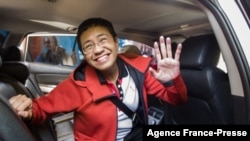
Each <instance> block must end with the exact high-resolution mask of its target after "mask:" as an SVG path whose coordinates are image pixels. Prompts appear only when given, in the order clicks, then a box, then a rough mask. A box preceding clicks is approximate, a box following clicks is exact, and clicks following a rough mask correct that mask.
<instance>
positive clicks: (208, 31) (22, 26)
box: [0, 0, 250, 141]
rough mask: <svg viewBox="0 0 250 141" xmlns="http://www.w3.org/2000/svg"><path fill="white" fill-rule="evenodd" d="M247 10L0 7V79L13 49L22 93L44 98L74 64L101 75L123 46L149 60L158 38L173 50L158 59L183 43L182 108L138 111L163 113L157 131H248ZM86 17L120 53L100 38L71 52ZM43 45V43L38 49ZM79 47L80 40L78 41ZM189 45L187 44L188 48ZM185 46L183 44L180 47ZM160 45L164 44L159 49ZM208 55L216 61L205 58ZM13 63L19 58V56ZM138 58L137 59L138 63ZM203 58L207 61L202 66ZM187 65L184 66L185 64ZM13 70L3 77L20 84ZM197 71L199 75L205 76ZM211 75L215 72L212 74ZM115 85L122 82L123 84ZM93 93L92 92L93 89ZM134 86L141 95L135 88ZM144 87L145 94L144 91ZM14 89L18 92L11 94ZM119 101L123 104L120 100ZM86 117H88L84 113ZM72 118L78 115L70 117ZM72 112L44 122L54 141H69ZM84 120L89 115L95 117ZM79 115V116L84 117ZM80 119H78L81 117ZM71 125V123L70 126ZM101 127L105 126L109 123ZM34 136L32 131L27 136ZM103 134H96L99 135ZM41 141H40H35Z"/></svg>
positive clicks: (160, 5) (206, 2) (102, 4)
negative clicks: (110, 31) (100, 24)
mask: <svg viewBox="0 0 250 141" xmlns="http://www.w3.org/2000/svg"><path fill="white" fill-rule="evenodd" d="M128 7H129V10H128ZM107 9H108V10H107ZM249 9H250V2H249V0H227V1H225V0H121V1H117V0H101V1H98V0H92V1H89V0H75V1H69V0H58V1H56V0H55V1H53V2H51V1H50V0H49V1H47V0H39V1H34V0H22V1H16V0H8V1H4V0H2V1H1V2H0V21H1V22H0V29H1V30H0V35H4V37H3V38H2V41H1V39H0V46H1V52H2V51H3V50H5V51H7V50H9V51H10V52H5V53H4V54H1V58H2V59H1V61H2V62H1V65H0V75H1V76H2V75H5V74H3V73H6V71H5V72H4V70H5V67H6V66H8V65H9V64H12V63H17V62H16V61H17V60H15V61H14V60H13V59H11V61H10V60H7V59H4V58H5V57H6V56H7V57H8V58H12V57H13V54H14V53H13V52H15V51H18V50H12V48H11V47H13V46H15V47H17V48H18V49H19V50H20V51H21V61H20V58H19V62H18V63H23V64H25V65H24V66H26V67H27V68H28V70H29V72H30V75H29V77H28V79H27V81H25V80H23V81H24V82H25V86H27V87H29V88H30V86H33V87H32V89H31V91H32V90H33V89H34V90H36V91H34V96H36V95H39V96H43V95H44V94H45V93H49V92H52V91H53V90H54V89H55V88H56V87H57V86H60V84H61V83H62V82H63V81H64V80H68V79H67V78H68V77H69V76H70V74H72V73H73V72H75V71H74V69H76V68H77V67H78V66H79V65H80V64H81V63H83V65H86V64H84V63H86V62H85V61H87V60H88V61H90V62H91V64H92V66H96V67H97V68H99V69H103V70H106V69H105V68H107V66H109V65H110V64H112V62H113V61H112V60H111V59H110V58H112V57H113V56H112V55H113V54H112V53H114V52H116V51H118V53H119V54H118V56H119V55H121V54H120V52H119V51H121V50H122V47H123V46H124V45H128V44H131V45H136V46H137V47H138V48H139V50H140V51H141V54H144V55H145V54H147V55H145V56H151V55H154V54H155V51H154V49H153V48H154V42H156V41H157V42H158V41H159V38H158V37H159V36H163V37H164V39H168V38H167V37H170V39H171V42H172V45H171V47H170V46H165V47H161V48H160V49H159V52H160V53H162V52H164V50H165V49H168V50H170V49H171V50H172V51H173V52H174V50H175V49H176V45H177V44H178V43H182V45H183V47H182V51H183V52H182V53H181V54H182V55H181V56H180V70H181V74H182V75H183V78H184V77H185V78H184V79H185V80H184V81H185V84H186V86H187V90H188V99H187V103H186V104H182V105H180V106H178V107H174V108H173V107H172V106H171V105H169V104H168V103H165V102H163V101H161V100H159V99H158V98H156V100H154V99H152V98H151V97H149V98H147V99H145V105H149V106H150V105H153V106H156V107H157V108H160V109H162V110H163V111H164V118H163V120H162V122H161V125H169V124H173V125H179V124H185V125H193V124H202V125H203V126H201V127H204V125H207V124H213V123H218V122H219V123H220V124H232V125H236V124H241V125H245V124H249V123H250V87H249V86H250V65H249V62H250V50H249V44H250V40H249V37H250V30H249V27H250V20H249V17H250V16H249V15H250V10H249ZM6 13H7V14H6ZM91 17H98V18H104V19H107V20H109V21H110V22H111V23H112V25H113V28H114V30H115V31H116V35H117V40H116V39H115V43H114V44H115V45H117V46H118V47H117V48H119V49H117V50H114V52H113V49H112V48H111V47H110V46H106V44H107V43H108V44H109V45H110V42H109V41H110V40H109V37H107V36H101V37H100V38H98V37H95V38H91V39H90V40H86V42H85V43H87V44H85V45H86V46H84V50H82V47H80V49H79V46H78V45H82V44H78V43H77V42H76V39H75V37H76V34H77V32H78V31H79V29H78V27H79V25H80V22H81V21H83V20H86V19H88V18H91ZM91 31H93V30H91ZM102 31H103V30H102ZM209 35H213V36H214V37H213V38H214V39H216V41H217V42H218V44H217V45H216V46H217V47H218V48H217V49H218V50H217V52H216V53H213V52H211V51H212V50H213V47H215V46H213V45H211V46H209V47H208V46H206V44H204V43H205V40H202V39H201V38H197V37H205V36H209ZM52 36H53V37H55V38H56V40H57V45H56V46H57V47H55V48H56V49H58V50H60V51H58V52H57V51H54V50H53V51H52V50H51V49H50V47H49V46H51V45H52V42H53V44H54V45H55V43H56V40H55V38H54V39H53V38H52V39H48V40H51V41H48V40H47V37H52ZM45 37H46V41H44V39H45ZM106 37H107V38H106ZM35 38H37V39H35ZM33 39H35V40H34V42H33V41H32V40H33ZM83 39H87V38H85V37H83ZM106 39H108V40H106ZM189 39H193V40H192V41H191V43H190V40H189ZM188 40H189V41H188ZM106 41H108V42H106ZM111 41H112V40H111ZM187 42H189V43H190V44H189V43H188V44H187ZM137 43H139V44H137ZM164 43H166V41H165V42H164ZM209 43H212V42H209ZM112 45H113V44H112ZM162 45H164V44H163V43H162ZM46 46H47V48H46ZM7 48H9V49H7ZM87 48H90V49H87ZM56 49H55V50H56ZM87 50H88V51H87ZM82 51H86V52H85V54H82ZM65 54H66V55H67V57H68V58H70V60H71V61H69V62H70V63H69V62H68V63H62V62H63V61H61V59H58V58H59V57H62V56H66V55H65ZM163 54H165V53H163ZM215 54H216V57H212V56H214V55H215ZM14 56H15V57H18V55H14ZM38 56H40V57H41V56H42V57H41V58H43V57H44V56H48V58H47V59H44V60H45V62H37V61H35V60H36V58H37V57H38ZM58 56H59V57H58ZM169 56H172V57H174V56H175V54H174V53H173V54H171V53H167V57H169ZM218 56H219V62H218V63H217V62H215V61H213V63H212V64H211V60H213V59H216V61H217V57H218ZM85 57H86V58H87V59H86V58H85ZM138 57H139V58H140V56H138ZM154 57H155V58H154V60H153V61H152V62H153V63H154V66H155V67H156V68H157V67H158V66H157V65H158V64H156V62H157V58H158V60H159V58H164V57H166V56H161V55H158V56H157V57H156V56H154ZM177 57H178V55H177ZM45 58H46V57H45ZM62 58H63V57H62ZM204 58H206V59H205V60H204ZM144 59H145V57H144ZM148 59H149V58H148ZM46 60H56V61H57V62H60V63H59V65H58V63H56V64H50V63H48V62H49V61H47V62H46ZM58 60H60V61H58ZM110 60H111V61H110ZM135 60H136V59H135ZM13 61H14V62H13ZM187 61H188V64H186V63H187ZM126 65H127V64H126ZM143 65H145V63H144V62H142V61H140V62H138V63H137V64H136V65H134V66H133V67H132V68H137V67H140V66H143ZM208 65H209V66H210V67H209V68H207V66H208ZM211 65H212V67H211ZM2 66H3V67H2ZM18 66H19V65H13V68H12V69H9V70H8V72H12V71H13V72H15V73H11V74H12V75H14V74H18V75H19V76H20V77H22V78H25V77H24V76H25V75H24V76H23V72H22V71H15V70H19V67H18ZM206 68H207V69H206ZM126 69H131V68H130V67H129V68H128V67H127V68H126V67H125V68H124V70H126ZM204 69H205V70H206V71H204ZM122 70H123V69H122ZM155 70H157V69H155ZM213 70H216V72H214V71H213ZM77 72H81V73H82V72H84V70H83V69H77ZM90 72H91V74H94V73H96V71H90ZM107 72H108V71H107ZM119 72H120V71H119ZM217 72H220V73H223V76H225V77H221V75H217V74H218V73H217ZM81 73H80V74H81ZM141 73H142V74H145V72H143V71H141ZM9 75H10V74H9ZM76 76H77V77H76ZM76 76H74V77H73V78H74V80H75V79H77V80H76V83H77V84H82V83H81V81H82V80H85V79H87V80H93V79H92V77H91V79H89V77H90V76H92V75H86V76H87V78H85V77H82V75H79V74H78V73H77V75H76ZM78 77H79V78H78ZM1 78H2V77H0V79H1ZM146 78H147V77H146ZM146 78H145V79H143V77H141V79H143V80H146ZM224 78H226V82H225V83H224V81H221V80H225V79H224ZM78 79H79V80H78ZM218 79H219V80H218ZM110 80H111V81H112V80H115V78H114V79H113V78H110ZM0 82H1V84H2V83H4V84H5V83H7V82H2V80H0ZM8 82H10V83H11V84H16V81H12V80H11V79H9V81H8ZM122 82H126V81H124V80H123V81H122ZM130 82H131V81H130ZM98 84H99V83H98ZM167 84H168V85H169V86H171V85H172V84H174V83H173V82H171V81H170V82H169V83H167ZM102 85H103V84H102ZM3 86H4V85H3ZM91 86H92V84H90V85H86V87H91ZM94 86H95V87H96V85H94ZM139 86H140V87H141V88H144V87H142V84H140V85H139ZM149 86H150V87H151V83H150V84H149ZM160 86H162V85H161V84H159V85H157V86H156V87H160ZM164 86H165V85H164ZM83 87H85V86H83ZM95 87H93V91H94V92H93V96H94V98H93V99H92V100H89V101H92V102H93V101H95V100H96V101H98V100H99V97H98V96H99V95H98V96H96V94H98V93H99V92H104V91H105V89H104V88H103V87H102V88H99V89H96V88H95ZM225 87H226V88H225ZM146 88H147V87H146ZM207 88H209V89H207ZM14 89H15V90H18V88H14ZM68 89H69V86H68V85H67V86H65V90H64V91H61V92H60V95H58V96H57V97H56V99H60V98H61V97H62V95H64V93H65V92H66V91H68ZM156 89H157V88H154V89H153V91H151V92H152V93H153V94H155V93H157V94H156V95H157V96H158V97H161V95H160V94H159V93H158V92H156ZM0 92H1V95H4V94H2V93H5V92H6V89H4V88H2V89H1V88H0ZM32 92H33V91H32ZM89 92H90V91H86V93H89ZM217 92H219V93H217ZM6 93H7V92H6ZM37 93H38V94H37ZM86 93H85V92H84V94H83V95H81V96H86ZM74 94H75V92H73V91H70V92H69V94H68V95H67V96H68V97H70V98H72V97H74ZM95 96H96V97H95ZM124 98H125V99H126V96H125V95H124ZM77 100H78V99H74V100H72V101H70V104H75V103H77ZM0 101H1V99H0ZM62 101H63V102H62V103H61V104H62V105H64V106H65V105H67V104H65V101H64V100H62ZM58 102H60V101H58ZM98 102H100V101H98ZM100 103H101V102H100ZM100 103H98V104H100ZM70 104H69V105H70ZM111 104H112V103H111ZM8 105H9V104H7V106H8ZM48 105H49V104H48ZM48 105H47V104H46V106H43V107H41V108H45V109H46V107H47V106H48ZM86 105H88V104H83V105H82V106H83V107H84V106H86ZM212 105H215V106H212ZM55 107H56V106H55ZM10 109H11V108H10ZM0 110H1V108H0ZM71 110H72V109H71ZM92 111H93V109H91V110H89V111H87V112H92ZM111 111H112V110H111ZM74 112H78V111H77V110H75V111H74ZM74 112H73V113H72V114H71V115H70V116H65V113H58V115H56V116H55V117H51V118H52V119H53V120H54V121H55V122H54V123H53V126H55V129H54V130H53V131H56V132H57V139H56V140H55V141H73V140H74V135H73V130H75V129H76V127H72V121H71V120H72V119H73V116H74V115H75V113H74ZM144 113H145V115H146V114H147V115H146V116H145V117H146V118H147V117H150V116H151V115H150V114H151V112H150V111H146V112H144ZM149 113H150V114H149ZM91 114H94V112H92V113H91ZM108 114H110V113H109V110H103V107H102V109H100V111H99V112H98V114H97V115H98V116H99V117H100V116H101V117H104V116H102V115H108ZM83 115H86V113H84V114H83ZM1 117H2V119H14V118H17V117H11V118H9V117H8V116H5V115H1ZM80 117H85V116H82V115H81V116H80ZM222 117H224V118H222ZM91 119H92V118H89V117H86V119H85V120H84V123H86V124H88V123H91V121H92V120H91ZM218 119H221V120H218ZM98 120H99V119H98ZM98 120H95V123H97V122H98ZM103 120H105V119H103ZM0 121H2V120H0ZM9 121H10V122H9V123H8V125H10V126H9V127H15V124H14V122H11V120H9ZM12 123H13V124H12ZM73 123H75V121H74V122H73ZM107 123H110V122H109V121H108V122H107ZM117 123H118V122H117ZM0 124H1V122H0ZM77 124H78V123H77ZM1 125H2V124H1ZM5 125H6V124H5ZM111 125H112V124H110V126H111ZM125 126H128V124H126V125H124V126H123V127H125ZM86 127H87V126H86ZM88 127H92V126H88ZM102 127H103V126H102ZM112 127H113V126H112ZM115 127H116V129H117V128H118V127H120V126H114V127H113V128H115ZM34 128H35V127H34ZM34 128H32V129H31V131H32V130H33V129H34ZM113 128H112V129H108V131H114V130H115V129H113ZM19 129H20V128H19ZM215 130H216V129H215ZM10 131H17V130H15V129H12V130H10ZM23 131H24V130H23ZM86 131H89V132H91V128H88V129H86ZM108 131H106V130H102V129H100V128H99V129H98V132H99V133H104V132H108ZM11 135H12V136H13V137H20V136H18V134H17V133H16V132H12V134H11ZM39 135H41V136H43V137H45V138H46V136H47V135H46V134H43V133H41V134H40V133H39ZM107 135H108V134H106V136H107ZM119 135H120V134H119ZM5 136H8V135H7V134H6V133H5V130H0V138H1V137H5ZM106 136H105V139H106ZM159 138H160V137H159ZM22 140H25V138H23V139H22V138H21V137H20V141H22ZM47 140H49V139H47ZM47 140H46V139H44V140H42V141H47ZM88 140H96V138H95V137H93V138H88Z"/></svg>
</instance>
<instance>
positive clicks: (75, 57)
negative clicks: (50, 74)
mask: <svg viewBox="0 0 250 141" xmlns="http://www.w3.org/2000/svg"><path fill="white" fill-rule="evenodd" d="M75 37H76V35H75V34H29V35H27V36H26V38H25V39H24V40H23V43H22V44H21V47H20V48H21V50H22V51H23V53H24V61H28V62H38V63H46V64H52V65H62V66H75V65H77V64H79V63H80V61H81V60H82V59H83V56H82V54H81V52H80V51H79V50H78V46H77V44H76V42H75Z"/></svg>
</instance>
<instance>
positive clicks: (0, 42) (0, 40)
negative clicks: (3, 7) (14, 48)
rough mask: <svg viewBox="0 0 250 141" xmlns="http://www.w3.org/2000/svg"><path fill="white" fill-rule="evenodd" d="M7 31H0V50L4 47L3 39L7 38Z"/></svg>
mask: <svg viewBox="0 0 250 141" xmlns="http://www.w3.org/2000/svg"><path fill="white" fill-rule="evenodd" d="M8 35H9V31H7V30H4V29H0V48H2V47H3V46H4V43H5V39H6V38H7V37H8Z"/></svg>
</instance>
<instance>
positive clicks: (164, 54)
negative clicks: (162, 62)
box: [160, 36, 167, 58]
mask: <svg viewBox="0 0 250 141" xmlns="http://www.w3.org/2000/svg"><path fill="white" fill-rule="evenodd" d="M160 49H161V55H162V58H166V57H167V52H166V45H165V41H164V37H163V36H160Z"/></svg>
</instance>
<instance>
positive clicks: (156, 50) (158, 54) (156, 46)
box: [154, 42, 161, 62]
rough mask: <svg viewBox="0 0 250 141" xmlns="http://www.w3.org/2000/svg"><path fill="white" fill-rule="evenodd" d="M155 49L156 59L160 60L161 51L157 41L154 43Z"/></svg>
mask: <svg viewBox="0 0 250 141" xmlns="http://www.w3.org/2000/svg"><path fill="white" fill-rule="evenodd" d="M154 49H155V57H156V60H157V62H159V61H160V60H161V53H160V49H159V45H158V43H157V42H155V43H154Z"/></svg>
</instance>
